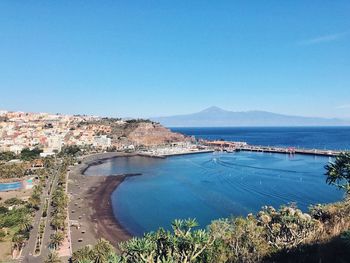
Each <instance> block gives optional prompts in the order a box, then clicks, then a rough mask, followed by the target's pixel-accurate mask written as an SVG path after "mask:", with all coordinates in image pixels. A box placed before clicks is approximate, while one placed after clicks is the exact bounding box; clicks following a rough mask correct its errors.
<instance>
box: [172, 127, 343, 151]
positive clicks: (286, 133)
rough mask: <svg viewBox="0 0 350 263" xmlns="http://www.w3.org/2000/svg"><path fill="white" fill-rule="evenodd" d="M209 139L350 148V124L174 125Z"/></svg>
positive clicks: (316, 147)
mask: <svg viewBox="0 0 350 263" xmlns="http://www.w3.org/2000/svg"><path fill="white" fill-rule="evenodd" d="M171 130H173V131H175V132H180V133H183V134H186V135H193V136H195V137H196V138H202V139H208V140H220V139H222V140H226V141H244V142H247V143H249V144H252V145H265V146H284V147H299V148H309V149H327V150H350V127H232V128H231V127H224V128H171Z"/></svg>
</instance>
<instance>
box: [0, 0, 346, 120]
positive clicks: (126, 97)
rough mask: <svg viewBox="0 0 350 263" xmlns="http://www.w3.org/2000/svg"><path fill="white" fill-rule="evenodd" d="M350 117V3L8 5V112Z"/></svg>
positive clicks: (0, 98) (4, 85)
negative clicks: (215, 109)
mask: <svg viewBox="0 0 350 263" xmlns="http://www.w3.org/2000/svg"><path fill="white" fill-rule="evenodd" d="M212 105H216V106H219V107H222V108H225V109H228V110H267V111H272V112H278V113H286V114H296V115H304V116H327V117H329V116H336V117H346V118H350V1H349V0H345V1H331V0H329V1H327V0H324V1H302V0H301V1H297V0H293V1H292V0H291V1H281V0H276V1H260V0H259V1H231V0H227V1H224V0H222V1H205V0H199V1H195V0H191V1H188V0H183V1H181V0H176V1H172V0H168V1H165V0H164V1H151V0H147V1H129V0H125V1H85V0H84V1H46V0H45V1H39V0H36V1H16V0H2V1H0V109H9V110H23V111H46V112H53V113H56V112H61V113H86V114H97V115H107V116H141V117H144V116H162V115H172V114H180V113H190V112H196V111H199V110H201V109H204V108H206V107H209V106H212Z"/></svg>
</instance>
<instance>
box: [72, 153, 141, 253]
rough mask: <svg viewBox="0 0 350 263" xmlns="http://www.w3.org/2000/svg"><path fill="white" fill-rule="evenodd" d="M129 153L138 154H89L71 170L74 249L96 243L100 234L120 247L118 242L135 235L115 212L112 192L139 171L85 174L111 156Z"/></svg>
mask: <svg viewBox="0 0 350 263" xmlns="http://www.w3.org/2000/svg"><path fill="white" fill-rule="evenodd" d="M129 156H130V157H131V156H135V154H125V153H102V154H94V155H90V156H87V157H85V158H84V159H83V160H82V163H81V164H79V165H78V166H76V167H74V168H73V169H72V170H71V171H69V180H68V181H69V182H68V184H69V185H68V189H69V190H68V193H69V195H70V202H69V217H70V221H71V223H70V225H71V226H70V229H71V236H72V248H73V252H74V251H76V250H78V249H80V248H82V247H84V246H86V245H93V244H96V242H97V240H98V239H99V238H104V239H106V240H108V241H110V242H111V244H112V245H113V246H114V247H115V248H116V249H117V250H118V243H120V242H123V241H127V240H129V239H131V238H132V235H131V234H130V233H129V232H128V231H127V230H126V229H125V228H124V227H123V226H122V225H121V224H120V222H119V221H118V219H117V216H115V215H114V212H113V206H112V201H111V196H112V193H113V192H114V191H115V190H116V189H117V187H118V186H119V185H120V184H121V183H122V182H123V181H124V180H125V179H126V178H127V177H129V176H135V175H138V174H122V175H108V176H100V175H94V176H87V175H85V174H84V173H85V171H86V170H87V169H88V168H89V167H90V166H92V165H97V164H100V163H102V162H103V161H106V160H108V159H113V158H118V157H129ZM72 225H76V226H77V227H74V226H72Z"/></svg>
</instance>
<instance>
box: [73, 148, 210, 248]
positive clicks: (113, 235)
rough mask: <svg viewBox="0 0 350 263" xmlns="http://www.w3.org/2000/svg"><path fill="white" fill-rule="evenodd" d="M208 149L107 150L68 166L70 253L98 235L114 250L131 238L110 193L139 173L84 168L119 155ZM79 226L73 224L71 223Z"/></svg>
mask: <svg viewBox="0 0 350 263" xmlns="http://www.w3.org/2000/svg"><path fill="white" fill-rule="evenodd" d="M208 152H212V151H198V152H189V153H181V154H172V155H166V156H155V155H148V154H142V153H122V152H108V153H97V154H91V155H88V156H84V157H83V159H82V160H81V163H80V164H79V165H77V166H74V167H71V169H69V171H68V172H69V179H68V194H69V195H70V202H69V206H68V210H69V218H70V221H71V223H70V229H71V239H72V240H71V242H72V249H73V252H74V251H76V250H78V249H80V248H82V247H84V246H86V245H91V244H95V243H96V242H97V240H98V239H99V238H104V239H106V240H108V241H110V242H111V244H112V245H113V246H114V247H115V248H116V250H118V244H119V243H120V242H123V241H127V240H129V239H131V238H132V237H133V235H132V234H131V233H129V232H128V231H127V230H126V229H125V228H124V227H123V226H122V225H121V224H120V222H119V221H118V216H117V213H116V212H114V211H113V206H112V200H111V197H112V193H113V192H114V191H115V190H116V189H117V188H118V186H119V185H120V184H121V183H122V182H123V181H124V180H125V179H126V178H128V177H131V176H141V175H142V174H120V175H107V176H102V175H89V176H88V175H85V172H86V170H87V169H88V168H89V167H91V166H94V165H99V164H102V163H103V162H104V161H107V160H110V159H114V158H119V157H133V156H140V157H146V158H162V159H164V158H166V157H171V156H178V155H187V154H197V153H198V154H199V153H208ZM72 224H73V225H76V226H79V227H74V226H71V225H72Z"/></svg>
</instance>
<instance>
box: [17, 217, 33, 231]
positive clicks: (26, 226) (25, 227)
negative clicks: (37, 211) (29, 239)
mask: <svg viewBox="0 0 350 263" xmlns="http://www.w3.org/2000/svg"><path fill="white" fill-rule="evenodd" d="M31 227H32V218H31V216H30V215H29V214H26V215H24V216H23V218H22V219H21V221H20V225H19V228H20V230H21V231H25V232H28V231H29V230H30V228H31Z"/></svg>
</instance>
